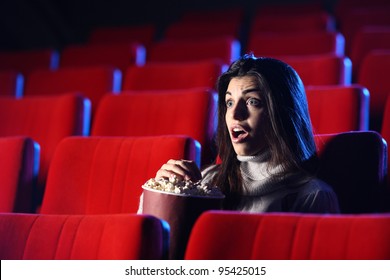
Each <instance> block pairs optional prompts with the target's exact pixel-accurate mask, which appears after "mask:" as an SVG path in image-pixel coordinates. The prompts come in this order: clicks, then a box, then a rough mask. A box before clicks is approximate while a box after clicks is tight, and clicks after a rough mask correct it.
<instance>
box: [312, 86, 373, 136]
mask: <svg viewBox="0 0 390 280" xmlns="http://www.w3.org/2000/svg"><path fill="white" fill-rule="evenodd" d="M306 96H307V101H308V105H309V112H310V119H311V122H312V125H313V129H314V133H316V134H327V133H339V132H348V131H352V130H354V131H356V130H367V129H368V122H369V92H368V90H367V89H366V88H364V87H362V86H360V85H351V86H308V87H306Z"/></svg>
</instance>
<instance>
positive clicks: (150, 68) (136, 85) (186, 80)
mask: <svg viewBox="0 0 390 280" xmlns="http://www.w3.org/2000/svg"><path fill="white" fill-rule="evenodd" d="M223 66H224V64H223V62H222V61H219V60H202V61H197V62H164V63H163V62H162V63H158V62H155V63H152V62H150V63H146V64H145V65H143V66H130V67H129V68H128V69H127V71H126V73H125V75H124V78H123V86H122V90H167V89H188V88H194V87H208V88H214V87H215V83H216V81H217V78H218V77H219V75H220V74H221V73H222V70H223Z"/></svg>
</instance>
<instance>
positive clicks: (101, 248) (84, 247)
mask: <svg viewBox="0 0 390 280" xmlns="http://www.w3.org/2000/svg"><path fill="white" fill-rule="evenodd" d="M167 236H168V234H167V227H166V225H165V222H163V221H162V220H159V219H157V218H155V217H152V216H146V215H131V214H118V215H86V216H83V215H39V214H12V213H10V214H6V213H2V214H0V258H1V259H2V260H6V259H10V260H22V259H24V260H33V259H36V260H110V259H113V260H121V259H122V260H137V259H162V258H165V257H166V248H167V242H168V238H167Z"/></svg>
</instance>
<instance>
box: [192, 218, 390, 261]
mask: <svg viewBox="0 0 390 280" xmlns="http://www.w3.org/2000/svg"><path fill="white" fill-rule="evenodd" d="M389 235H390V215H389V214H376V215H375V214H370V215H369V214H366V215H337V214H333V215H318V214H317V215H308V214H288V213H263V214H249V213H240V212H228V211H209V212H205V213H203V214H202V215H201V216H200V218H199V219H198V220H197V222H196V223H195V225H194V227H193V229H192V232H191V235H190V240H189V242H188V245H187V251H186V255H185V258H186V259H187V260H189V259H192V260H211V259H214V260H222V259H231V260H250V259H252V260H277V259H279V260H294V259H295V260H359V259H360V260H379V259H382V260H387V259H389V258H390V250H389V246H390V239H389V238H388V237H389Z"/></svg>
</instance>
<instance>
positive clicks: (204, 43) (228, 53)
mask: <svg viewBox="0 0 390 280" xmlns="http://www.w3.org/2000/svg"><path fill="white" fill-rule="evenodd" d="M240 54H241V46H240V42H239V41H238V40H237V39H235V38H233V37H217V38H210V39H202V40H197V39H192V40H191V39H165V40H161V41H159V42H157V43H155V44H153V45H152V46H151V47H150V48H149V49H148V62H175V61H176V62H180V61H199V60H206V59H219V60H221V61H223V62H224V63H226V64H230V63H231V62H233V61H235V60H236V59H238V58H239V56H240Z"/></svg>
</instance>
